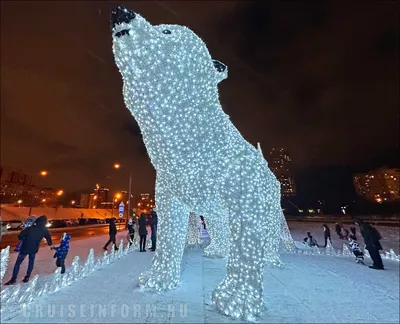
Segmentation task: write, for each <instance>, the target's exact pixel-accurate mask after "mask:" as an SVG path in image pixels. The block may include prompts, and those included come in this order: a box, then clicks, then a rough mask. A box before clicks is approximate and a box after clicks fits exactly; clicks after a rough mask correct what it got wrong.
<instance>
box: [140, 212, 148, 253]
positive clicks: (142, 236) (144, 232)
mask: <svg viewBox="0 0 400 324" xmlns="http://www.w3.org/2000/svg"><path fill="white" fill-rule="evenodd" d="M146 221H147V217H146V214H145V213H142V214H141V215H140V219H139V235H140V252H146V236H147V229H146Z"/></svg>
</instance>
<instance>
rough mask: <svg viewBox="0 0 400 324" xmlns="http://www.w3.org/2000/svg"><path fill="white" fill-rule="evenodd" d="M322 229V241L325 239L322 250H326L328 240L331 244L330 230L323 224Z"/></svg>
mask: <svg viewBox="0 0 400 324" xmlns="http://www.w3.org/2000/svg"><path fill="white" fill-rule="evenodd" d="M322 227H323V229H324V239H325V245H324V248H326V246H327V245H328V240H329V242H331V244H332V240H331V230H330V229H329V227H328V225H326V224H324V225H322Z"/></svg>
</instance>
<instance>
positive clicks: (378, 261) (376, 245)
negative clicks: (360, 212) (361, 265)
mask: <svg viewBox="0 0 400 324" xmlns="http://www.w3.org/2000/svg"><path fill="white" fill-rule="evenodd" d="M354 224H356V225H358V226H359V227H360V231H361V236H362V237H363V239H364V243H365V248H366V249H367V250H368V252H369V255H370V256H371V259H372V261H373V265H372V266H369V267H370V268H371V269H376V270H384V267H383V262H382V258H381V255H380V253H379V250H382V245H381V243H380V242H379V241H380V240H381V239H382V236H381V234H380V233H379V232H378V230H377V229H376V228H375V227H372V226H371V224H370V223H368V222H364V221H363V220H361V219H360V218H355V219H354Z"/></svg>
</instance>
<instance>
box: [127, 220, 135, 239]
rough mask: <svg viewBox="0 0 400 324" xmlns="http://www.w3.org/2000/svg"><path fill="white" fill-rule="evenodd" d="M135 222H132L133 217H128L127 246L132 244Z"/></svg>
mask: <svg viewBox="0 0 400 324" xmlns="http://www.w3.org/2000/svg"><path fill="white" fill-rule="evenodd" d="M134 226H135V224H133V219H132V217H130V218H129V219H128V225H127V227H128V235H129V246H131V245H132V244H133V241H134V239H135V228H134Z"/></svg>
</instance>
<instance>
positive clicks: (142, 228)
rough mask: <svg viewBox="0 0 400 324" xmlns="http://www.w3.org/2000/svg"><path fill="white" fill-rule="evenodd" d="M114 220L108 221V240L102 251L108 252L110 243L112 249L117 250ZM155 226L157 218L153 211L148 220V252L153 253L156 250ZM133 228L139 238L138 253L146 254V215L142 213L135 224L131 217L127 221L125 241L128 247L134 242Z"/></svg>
mask: <svg viewBox="0 0 400 324" xmlns="http://www.w3.org/2000/svg"><path fill="white" fill-rule="evenodd" d="M115 221H116V219H115V218H112V219H111V220H110V225H109V236H110V238H109V240H108V241H107V243H106V244H105V245H104V247H103V249H104V250H108V246H109V244H110V243H113V245H114V249H115V250H118V247H117V245H116V236H117V226H116V224H115ZM157 224H158V216H157V213H156V212H155V211H152V212H151V220H150V228H151V236H150V238H151V248H150V251H155V250H156V244H157ZM135 227H137V228H138V233H139V236H140V242H139V245H140V252H146V238H147V234H148V232H147V215H146V214H144V213H142V214H141V215H140V217H139V219H138V221H137V224H136V222H135V221H134V220H133V218H132V217H130V218H129V219H128V223H127V229H128V235H127V239H128V241H129V245H132V244H133V242H134V240H135Z"/></svg>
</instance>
